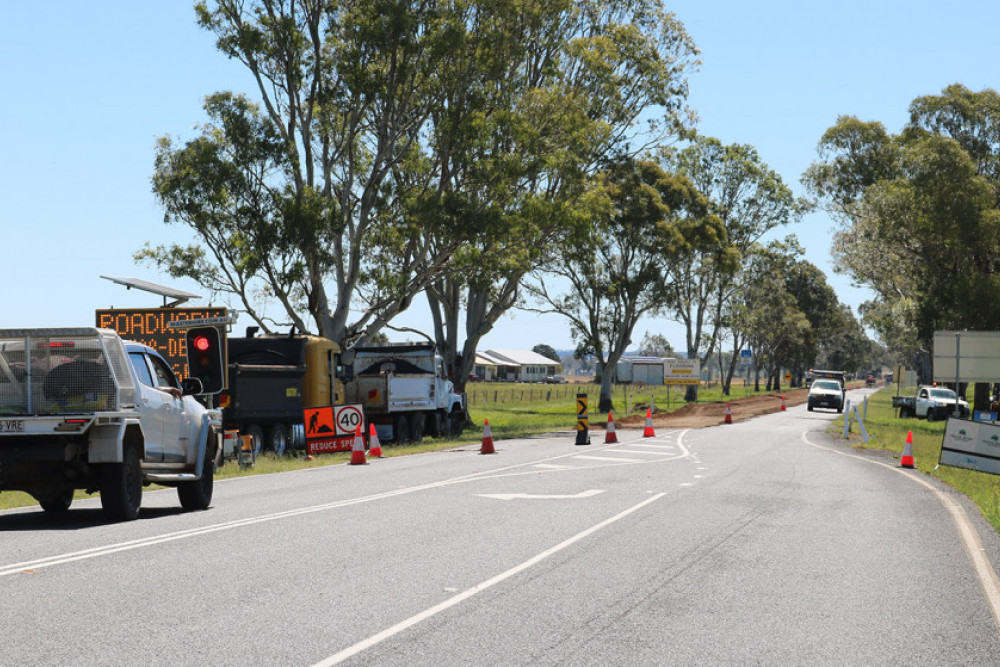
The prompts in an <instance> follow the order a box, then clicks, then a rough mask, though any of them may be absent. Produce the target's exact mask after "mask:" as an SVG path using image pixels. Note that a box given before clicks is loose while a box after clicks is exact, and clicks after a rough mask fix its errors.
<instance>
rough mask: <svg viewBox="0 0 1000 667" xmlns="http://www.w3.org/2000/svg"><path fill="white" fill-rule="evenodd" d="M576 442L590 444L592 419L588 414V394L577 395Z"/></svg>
mask: <svg viewBox="0 0 1000 667" xmlns="http://www.w3.org/2000/svg"><path fill="white" fill-rule="evenodd" d="M576 444H578V445H589V444H590V420H589V417H588V415H587V395H586V394H577V395H576Z"/></svg>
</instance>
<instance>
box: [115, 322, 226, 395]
mask: <svg viewBox="0 0 1000 667" xmlns="http://www.w3.org/2000/svg"><path fill="white" fill-rule="evenodd" d="M227 315H228V312H227V310H226V308H128V309H106V310H98V311H97V326H98V327H100V328H102V329H111V330H113V331H117V332H118V335H119V336H121V337H122V338H124V339H125V340H133V341H135V342H137V343H142V344H144V345H148V346H149V347H151V348H153V349H154V350H156V351H157V352H159V353H160V354H161V355H162V356H163V358H164V359H166V360H167V363H169V364H170V366H171V367H172V368H173V369H174V373H176V374H177V377H178V378H180V379H183V378H186V377H187V376H188V368H187V343H186V340H185V334H184V329H183V328H180V327H173V328H171V326H170V323H171V322H180V321H182V320H204V319H207V318H225V317H226V316H227ZM224 333H225V329H223V334H224ZM223 338H224V336H223Z"/></svg>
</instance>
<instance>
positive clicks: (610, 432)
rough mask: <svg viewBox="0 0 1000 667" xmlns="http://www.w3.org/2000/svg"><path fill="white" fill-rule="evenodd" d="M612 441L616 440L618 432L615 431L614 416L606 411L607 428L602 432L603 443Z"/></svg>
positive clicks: (606, 443)
mask: <svg viewBox="0 0 1000 667" xmlns="http://www.w3.org/2000/svg"><path fill="white" fill-rule="evenodd" d="M613 442H618V434H617V433H615V418H614V417H612V416H611V413H610V412H609V413H608V428H607V430H606V431H605V432H604V444H605V445H608V444H611V443H613Z"/></svg>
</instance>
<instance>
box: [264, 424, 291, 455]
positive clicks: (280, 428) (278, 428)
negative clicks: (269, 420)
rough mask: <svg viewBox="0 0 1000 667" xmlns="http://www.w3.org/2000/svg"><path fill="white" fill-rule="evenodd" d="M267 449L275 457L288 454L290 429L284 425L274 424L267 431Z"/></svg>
mask: <svg viewBox="0 0 1000 667" xmlns="http://www.w3.org/2000/svg"><path fill="white" fill-rule="evenodd" d="M267 438H268V439H267V443H268V444H267V447H268V449H270V450H271V451H272V452H274V454H275V456H284V455H285V454H286V453H288V427H287V426H285V425H284V424H272V425H271V427H270V428H269V429H268V431H267Z"/></svg>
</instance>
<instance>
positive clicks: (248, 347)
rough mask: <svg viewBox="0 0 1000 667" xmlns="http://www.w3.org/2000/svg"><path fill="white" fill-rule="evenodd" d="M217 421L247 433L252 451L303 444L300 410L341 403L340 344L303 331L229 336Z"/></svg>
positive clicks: (284, 449) (278, 450)
mask: <svg viewBox="0 0 1000 667" xmlns="http://www.w3.org/2000/svg"><path fill="white" fill-rule="evenodd" d="M228 342H229V350H228V378H229V382H228V387H227V389H226V391H224V392H223V393H222V394H220V396H219V405H220V407H221V408H222V419H223V424H224V425H225V428H226V429H227V430H236V431H239V432H240V433H241V434H244V435H247V436H250V438H251V440H252V442H253V449H254V455H255V456H256V455H259V454H260V453H261V451H263V450H269V451H272V452H274V453H275V454H278V455H282V454H284V453H286V452H287V451H288V450H289V449H292V450H299V449H304V448H305V425H304V423H303V410H305V409H306V408H316V407H325V406H333V405H343V404H344V385H343V382H342V381H341V380H339V379H338V374H339V373H341V372H342V369H343V367H342V365H341V361H340V346H339V345H337V343H335V342H334V341H332V340H330V339H328V338H322V337H319V336H307V335H289V336H259V337H246V338H229V341H228Z"/></svg>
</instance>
